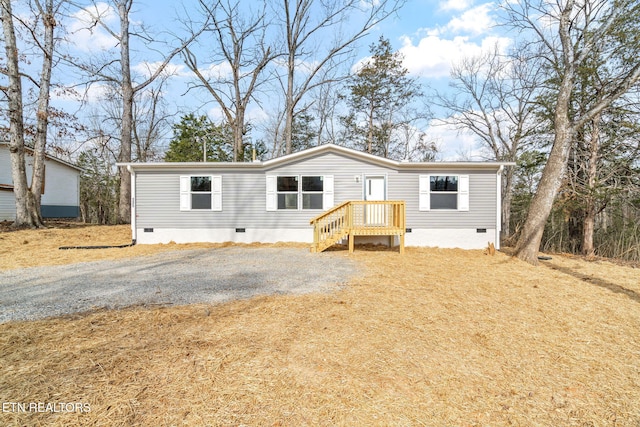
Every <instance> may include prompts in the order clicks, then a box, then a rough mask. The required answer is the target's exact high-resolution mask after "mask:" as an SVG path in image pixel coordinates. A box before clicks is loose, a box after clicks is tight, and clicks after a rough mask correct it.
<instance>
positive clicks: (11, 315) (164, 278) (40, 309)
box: [0, 247, 358, 322]
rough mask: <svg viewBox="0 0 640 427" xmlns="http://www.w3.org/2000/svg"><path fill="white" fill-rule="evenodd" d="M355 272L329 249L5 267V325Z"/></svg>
mask: <svg viewBox="0 0 640 427" xmlns="http://www.w3.org/2000/svg"><path fill="white" fill-rule="evenodd" d="M357 273H358V268H357V266H356V263H355V262H353V261H351V260H349V259H348V258H345V257H341V256H335V255H331V254H329V253H323V254H312V253H309V251H308V249H298V248H238V247H227V248H219V249H198V250H187V251H172V252H165V253H161V254H158V255H153V256H147V257H139V258H132V259H128V260H118V261H96V262H87V263H80V264H72V265H63V266H55V267H35V268H25V269H19V270H10V271H6V272H0V322H7V321H11V320H36V319H43V318H46V317H51V316H61V315H67V314H73V313H79V312H84V311H88V310H94V309H100V308H106V309H117V308H123V307H127V306H132V305H169V304H176V305H183V304H192V303H220V302H224V301H229V300H232V299H241V298H250V297H252V296H255V295H267V294H285V293H309V292H325V291H329V290H331V289H335V287H336V285H341V284H344V283H346V282H347V281H348V280H349V278H350V277H352V276H353V275H355V274H357Z"/></svg>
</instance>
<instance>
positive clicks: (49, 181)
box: [0, 143, 81, 221]
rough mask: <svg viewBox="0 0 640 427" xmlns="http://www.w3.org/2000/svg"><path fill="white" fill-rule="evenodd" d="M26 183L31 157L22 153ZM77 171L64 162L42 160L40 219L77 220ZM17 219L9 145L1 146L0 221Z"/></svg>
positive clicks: (29, 175) (78, 192)
mask: <svg viewBox="0 0 640 427" xmlns="http://www.w3.org/2000/svg"><path fill="white" fill-rule="evenodd" d="M25 156H26V163H27V180H28V181H29V182H31V171H32V167H33V156H32V155H31V152H30V151H27V152H26V153H25ZM80 171H81V169H80V168H79V167H77V166H75V165H73V164H71V163H68V162H65V161H64V160H60V159H57V158H55V157H52V156H47V157H46V160H45V172H44V174H45V179H44V191H43V193H42V201H41V208H42V217H43V218H45V219H46V218H77V217H79V216H80ZM15 217H16V201H15V197H14V195H13V178H12V177H11V157H10V154H9V146H8V144H6V143H0V221H2V220H9V221H13V220H15Z"/></svg>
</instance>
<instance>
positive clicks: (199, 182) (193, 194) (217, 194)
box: [180, 175, 222, 212]
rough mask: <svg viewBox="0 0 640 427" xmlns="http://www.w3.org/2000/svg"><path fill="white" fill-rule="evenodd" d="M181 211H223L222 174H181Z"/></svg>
mask: <svg viewBox="0 0 640 427" xmlns="http://www.w3.org/2000/svg"><path fill="white" fill-rule="evenodd" d="M180 210H181V211H214V212H221V211H222V175H182V176H180Z"/></svg>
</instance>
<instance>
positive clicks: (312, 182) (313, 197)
mask: <svg viewBox="0 0 640 427" xmlns="http://www.w3.org/2000/svg"><path fill="white" fill-rule="evenodd" d="M323 182H324V180H323V179H322V177H321V176H303V177H302V209H322V189H323V187H324V186H323Z"/></svg>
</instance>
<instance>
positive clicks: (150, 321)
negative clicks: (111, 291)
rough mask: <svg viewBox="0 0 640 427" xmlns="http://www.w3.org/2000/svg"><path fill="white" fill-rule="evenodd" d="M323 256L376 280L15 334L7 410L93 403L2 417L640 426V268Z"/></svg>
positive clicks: (466, 254) (103, 421)
mask: <svg viewBox="0 0 640 427" xmlns="http://www.w3.org/2000/svg"><path fill="white" fill-rule="evenodd" d="M8 234H10V233H8ZM5 237H6V236H5ZM247 249H248V250H251V249H250V248H247ZM317 256H328V257H348V256H350V257H352V259H354V260H356V261H357V262H359V263H362V265H363V267H364V268H363V271H364V273H363V275H362V276H361V277H358V278H356V279H354V280H352V281H351V283H350V284H349V285H348V286H346V287H344V288H342V289H336V290H335V291H334V292H332V293H326V294H311V295H302V296H291V295H278V296H267V297H259V298H255V299H251V300H243V301H235V302H231V303H227V304H221V305H215V306H204V305H197V306H184V307H156V308H140V307H138V308H131V309H126V310H119V311H102V312H93V313H88V314H83V315H74V316H68V317H66V318H57V319H50V320H45V321H37V322H11V323H7V324H2V325H0V401H2V402H4V403H7V402H48V403H58V402H80V403H87V404H89V406H90V411H89V412H72V413H68V412H59V413H50V412H49V413H16V412H11V411H8V412H4V413H0V424H2V425H123V426H124V425H154V426H156V425H250V426H263V425H266V426H289V425H291V426H301V425H309V426H315V425H320V426H322V425H349V426H355V425H358V426H360V425H380V426H389V425H394V426H399V425H400V426H401V425H407V426H409V425H427V426H476V425H477V426H507V425H520V426H638V425H640V271H639V270H638V269H634V268H632V267H629V266H617V265H613V264H610V263H607V262H602V261H599V262H591V263H588V262H585V261H583V260H579V259H574V258H570V257H563V256H554V259H553V260H552V261H550V262H548V263H546V264H544V265H541V266H539V267H533V266H530V265H528V264H525V263H522V262H520V261H518V260H517V259H513V258H510V257H509V256H507V255H505V254H503V253H498V254H496V255H495V256H487V255H484V254H483V252H482V251H462V250H443V249H416V248H408V249H407V251H406V254H405V255H404V256H400V255H399V254H398V253H396V252H390V251H364V250H360V251H358V250H356V253H355V254H353V255H348V254H347V253H346V252H345V251H335V252H329V253H323V254H318V255H317ZM3 408H5V409H6V408H7V405H5V406H4V407H3Z"/></svg>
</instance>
